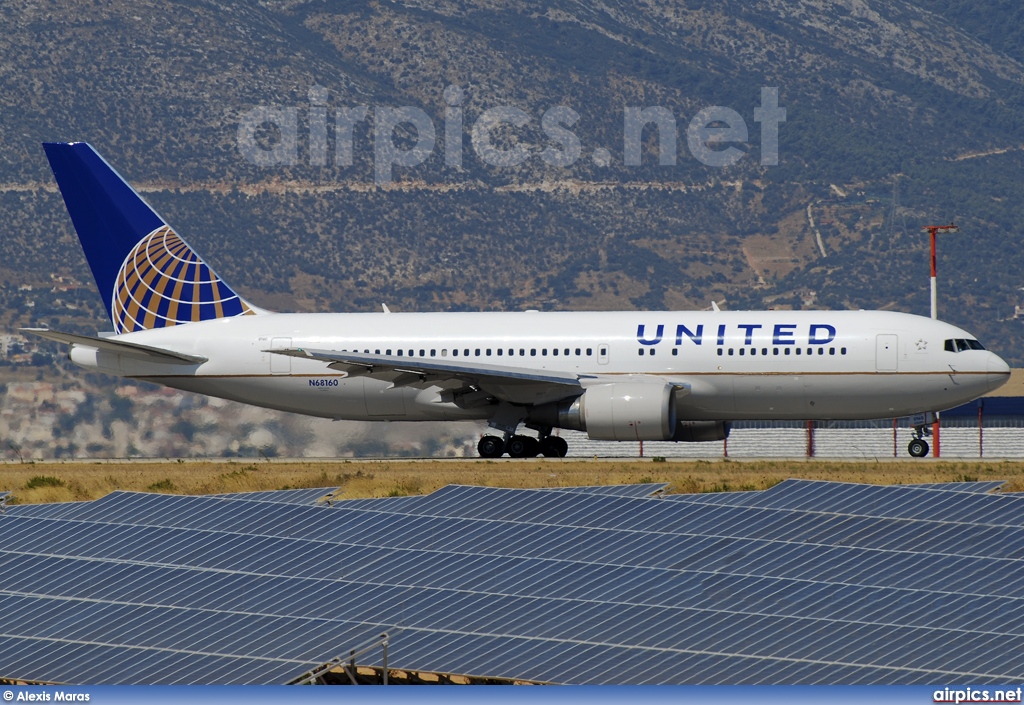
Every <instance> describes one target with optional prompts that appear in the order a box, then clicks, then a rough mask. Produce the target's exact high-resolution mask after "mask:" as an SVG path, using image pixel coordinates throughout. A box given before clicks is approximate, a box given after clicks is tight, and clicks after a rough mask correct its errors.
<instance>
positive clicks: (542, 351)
mask: <svg viewBox="0 0 1024 705" xmlns="http://www.w3.org/2000/svg"><path fill="white" fill-rule="evenodd" d="M540 354H541V356H542V357H547V356H548V349H547V348H542V349H541V351H540Z"/></svg>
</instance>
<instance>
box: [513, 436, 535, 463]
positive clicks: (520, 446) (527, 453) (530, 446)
mask: <svg viewBox="0 0 1024 705" xmlns="http://www.w3.org/2000/svg"><path fill="white" fill-rule="evenodd" d="M507 450H508V454H509V455H510V456H512V457H513V458H535V457H537V455H538V454H539V453H540V441H538V440H537V439H536V438H533V437H532V436H512V437H511V438H509V439H508V447H507Z"/></svg>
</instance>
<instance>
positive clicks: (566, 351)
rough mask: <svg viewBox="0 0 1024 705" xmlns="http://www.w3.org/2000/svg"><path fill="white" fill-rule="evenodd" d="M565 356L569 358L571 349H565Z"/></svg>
mask: <svg viewBox="0 0 1024 705" xmlns="http://www.w3.org/2000/svg"><path fill="white" fill-rule="evenodd" d="M577 354H578V353H577ZM565 356H566V357H568V356H569V348H566V349H565Z"/></svg>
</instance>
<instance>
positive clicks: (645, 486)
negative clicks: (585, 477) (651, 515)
mask: <svg viewBox="0 0 1024 705" xmlns="http://www.w3.org/2000/svg"><path fill="white" fill-rule="evenodd" d="M668 486H669V483H667V482H646V483H640V484H636V485H587V486H582V487H542V488H539V489H540V491H542V492H575V493H578V494H597V495H613V496H616V497H651V496H653V495H655V494H658V493H660V492H663V491H664V490H665V488H666V487H668Z"/></svg>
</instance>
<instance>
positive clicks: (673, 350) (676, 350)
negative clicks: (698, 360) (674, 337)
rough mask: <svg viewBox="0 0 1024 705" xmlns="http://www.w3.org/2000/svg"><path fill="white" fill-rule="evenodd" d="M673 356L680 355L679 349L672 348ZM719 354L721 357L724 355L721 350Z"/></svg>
mask: <svg viewBox="0 0 1024 705" xmlns="http://www.w3.org/2000/svg"><path fill="white" fill-rule="evenodd" d="M672 354H673V355H678V354H679V348H672ZM718 354H719V355H721V354H722V351H721V350H719V351H718Z"/></svg>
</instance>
